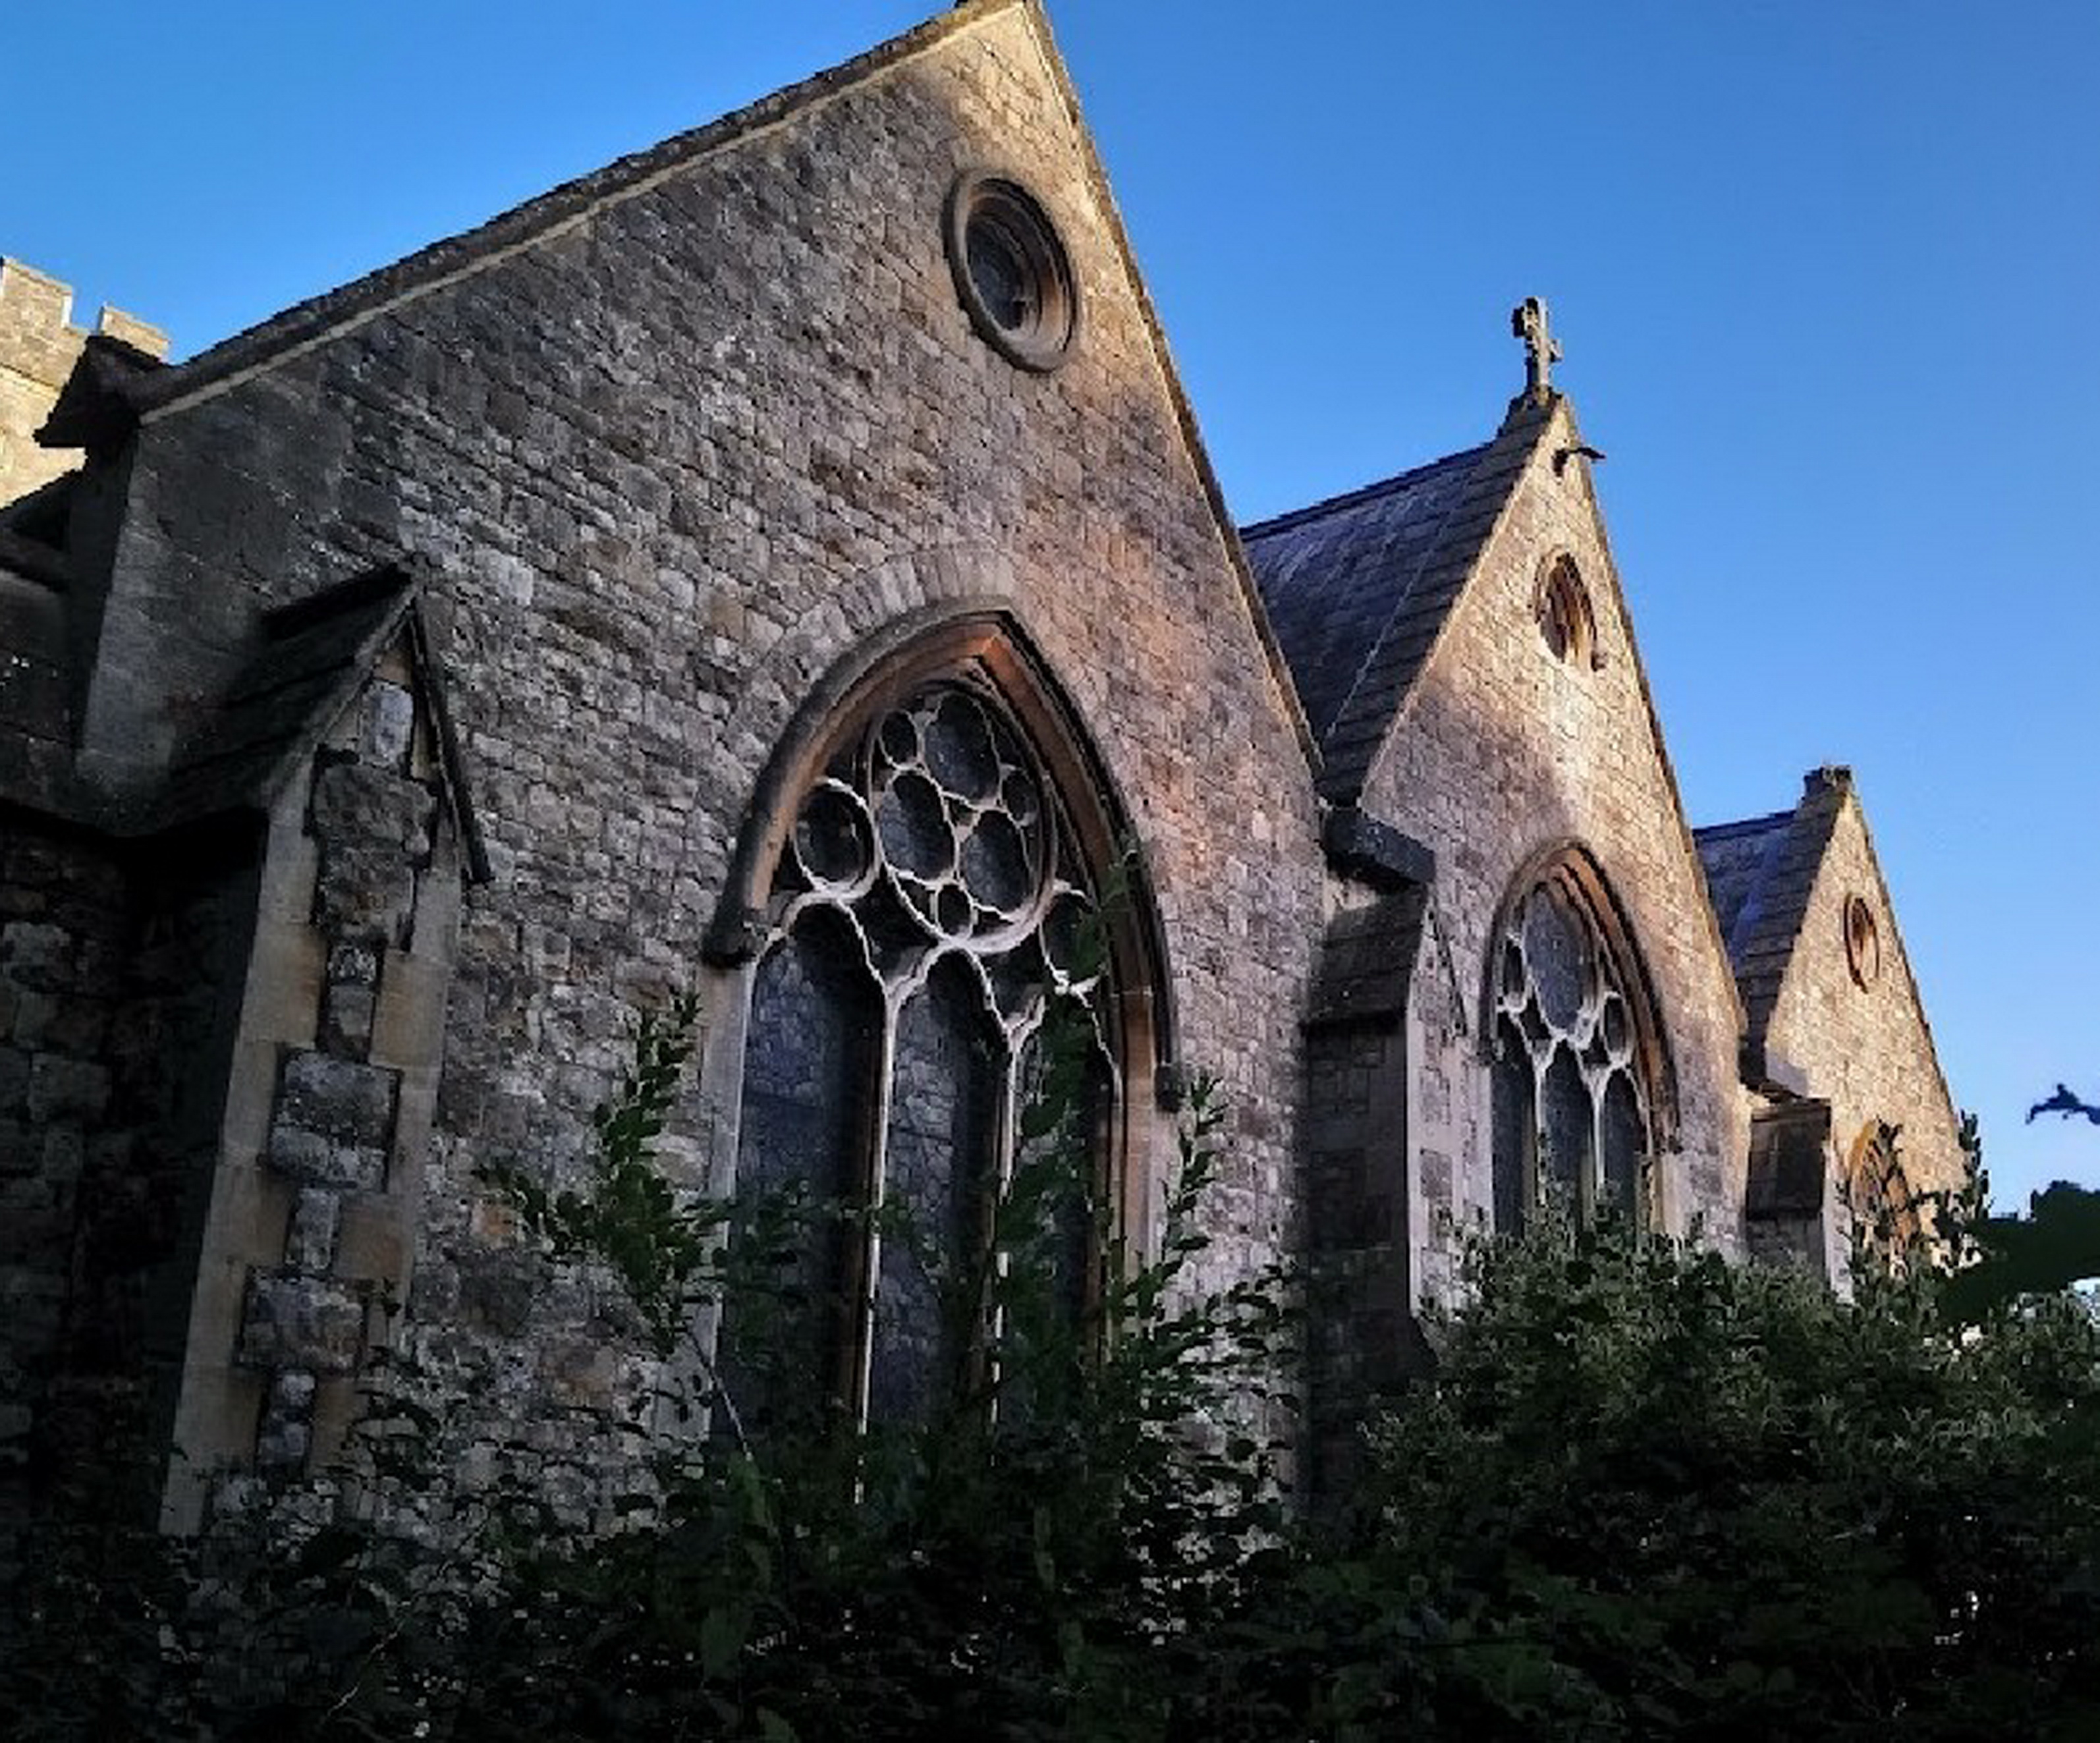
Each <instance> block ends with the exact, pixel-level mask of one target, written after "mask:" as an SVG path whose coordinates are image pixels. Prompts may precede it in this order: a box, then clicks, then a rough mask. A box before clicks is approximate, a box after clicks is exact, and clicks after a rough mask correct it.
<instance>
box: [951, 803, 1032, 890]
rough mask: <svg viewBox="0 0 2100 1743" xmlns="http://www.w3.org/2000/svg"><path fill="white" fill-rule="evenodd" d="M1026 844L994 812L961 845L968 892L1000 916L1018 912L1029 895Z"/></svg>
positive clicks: (980, 820) (1030, 882)
mask: <svg viewBox="0 0 2100 1743" xmlns="http://www.w3.org/2000/svg"><path fill="white" fill-rule="evenodd" d="M1034 881H1035V880H1033V879H1032V878H1031V877H1030V876H1029V867H1028V844H1027V843H1026V841H1023V840H1022V839H1021V832H1020V831H1019V830H1018V829H1017V828H1016V827H1014V826H1013V824H1012V822H1011V821H1010V820H1009V819H1007V818H1005V817H1004V816H1002V815H1001V814H999V812H997V811H987V812H986V813H985V814H983V815H982V817H980V818H978V819H977V823H976V825H975V826H974V827H973V828H972V829H971V831H970V833H969V839H968V840H967V841H964V843H963V882H964V885H966V886H967V887H968V890H969V893H970V894H972V895H973V896H974V897H976V898H977V900H978V901H979V902H982V903H983V904H984V905H985V906H986V907H988V908H990V909H992V910H993V911H995V912H996V913H999V914H1012V913H1015V912H1017V911H1019V909H1020V908H1021V904H1022V903H1023V902H1026V900H1027V899H1028V898H1029V896H1030V894H1031V893H1032V890H1031V885H1033V883H1034Z"/></svg>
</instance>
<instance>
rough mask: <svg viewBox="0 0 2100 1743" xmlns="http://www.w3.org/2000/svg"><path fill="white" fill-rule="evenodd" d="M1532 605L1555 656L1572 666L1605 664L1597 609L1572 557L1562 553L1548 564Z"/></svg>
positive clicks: (1543, 635)
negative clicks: (1593, 606) (1598, 644)
mask: <svg viewBox="0 0 2100 1743" xmlns="http://www.w3.org/2000/svg"><path fill="white" fill-rule="evenodd" d="M1533 610H1534V611H1536V612H1537V616H1538V632H1539V633H1540V634H1541V635H1542V637H1544V638H1545V640H1546V649H1547V651H1549V652H1550V653H1551V655H1553V657H1554V658H1555V659H1556V660H1561V661H1563V662H1564V663H1565V664H1568V665H1572V666H1584V667H1596V666H1601V665H1603V664H1604V653H1603V651H1602V650H1601V649H1600V648H1599V646H1597V616H1596V612H1595V610H1594V609H1593V608H1592V607H1591V606H1590V590H1589V589H1588V588H1586V587H1585V586H1584V585H1582V571H1580V570H1578V569H1577V567H1575V559H1574V558H1572V557H1570V556H1568V555H1567V554H1565V553H1563V554H1561V555H1560V556H1557V557H1555V558H1553V559H1552V561H1551V562H1550V563H1548V564H1547V565H1546V568H1545V570H1544V571H1542V573H1541V575H1540V576H1539V580H1538V586H1537V591H1536V592H1535V594H1533Z"/></svg>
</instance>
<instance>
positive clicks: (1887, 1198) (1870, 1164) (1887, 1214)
mask: <svg viewBox="0 0 2100 1743" xmlns="http://www.w3.org/2000/svg"><path fill="white" fill-rule="evenodd" d="M1899 1136H1901V1132H1900V1128H1899V1127H1895V1126H1892V1125H1890V1123H1888V1122H1887V1121H1886V1120H1882V1119H1870V1120H1868V1122H1867V1123H1866V1124H1865V1125H1864V1126H1862V1127H1860V1132H1859V1136H1857V1137H1855V1138H1854V1139H1853V1141H1852V1149H1851V1154H1850V1155H1849V1156H1847V1158H1846V1165H1845V1205H1846V1209H1847V1210H1848V1211H1851V1216H1852V1228H1853V1232H1854V1234H1855V1238H1856V1239H1857V1241H1858V1242H1859V1243H1860V1245H1861V1246H1863V1247H1865V1248H1866V1249H1867V1251H1869V1252H1872V1253H1874V1254H1877V1255H1879V1256H1880V1257H1881V1258H1882V1259H1884V1260H1887V1261H1888V1262H1889V1263H1890V1264H1898V1265H1899V1264H1902V1263H1903V1261H1904V1256H1905V1255H1907V1254H1908V1252H1909V1251H1910V1249H1911V1247H1912V1246H1913V1244H1914V1243H1915V1242H1917V1238H1918V1237H1919V1236H1920V1234H1921V1233H1923V1221H1922V1219H1921V1216H1920V1214H1919V1211H1918V1205H1917V1194H1916V1193H1915V1192H1914V1191H1913V1189H1912V1186H1911V1183H1910V1176H1909V1174H1908V1172H1907V1171H1906V1170H1905V1169H1904V1165H1903V1154H1902V1150H1901V1149H1900V1148H1899V1145H1898V1142H1897V1140H1898V1138H1899Z"/></svg>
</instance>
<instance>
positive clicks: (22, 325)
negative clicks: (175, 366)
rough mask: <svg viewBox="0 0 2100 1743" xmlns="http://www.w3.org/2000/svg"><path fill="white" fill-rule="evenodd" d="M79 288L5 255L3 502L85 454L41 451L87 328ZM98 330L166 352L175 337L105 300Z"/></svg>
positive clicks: (1, 270) (1, 274) (0, 334)
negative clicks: (79, 315)
mask: <svg viewBox="0 0 2100 1743" xmlns="http://www.w3.org/2000/svg"><path fill="white" fill-rule="evenodd" d="M72 316H73V287H72V286H71V285H67V284H64V283H61V282H60V280H57V279H55V278H53V277H51V276H50V275H49V274H48V273H44V272H39V271H37V270H36V268H35V267H25V266H24V265H23V264H22V263H21V262H20V261H19V260H10V259H7V258H5V257H4V256H0V504H5V503H8V502H11V501H14V500H15V498H16V497H17V496H24V495H26V494H28V492H30V491H32V490H34V489H36V488H37V487H38V485H40V484H45V483H49V482H50V481H51V479H55V478H56V477H58V476H59V474H61V473H63V472H67V471H69V470H72V468H73V466H74V465H75V464H76V463H77V459H78V456H77V454H75V453H74V452H73V451H71V450H69V449H65V448H40V447H39V446H38V443H37V431H38V429H40V428H41V427H42V424H43V421H44V420H45V419H46V417H49V416H50V415H51V407H52V406H53V405H54V404H55V403H56V402H57V399H58V396H59V390H60V388H61V387H63V386H65V382H66V377H68V376H69V375H71V374H72V373H73V364H75V363H77V361H79V359H80V351H81V347H82V346H83V345H85V344H86V342H87V341H88V333H87V332H86V329H83V328H80V327H76V326H74V325H73V320H72ZM95 332H96V333H104V334H107V335H108V337H109V338H113V339H121V340H122V341H123V342H125V343H126V345H132V346H137V347H138V348H139V350H140V351H144V352H145V353H146V354H147V355H148V356H152V357H165V355H167V351H168V336H167V334H166V333H163V332H162V331H161V329H159V328H158V327H156V326H153V325H152V324H150V323H148V322H146V321H143V320H139V317H138V316H135V315H127V314H126V313H125V312H124V311H122V310H121V309H113V308H111V307H108V305H106V304H105V305H104V307H103V309H102V311H101V312H100V314H99V315H98V316H97V317H96V319H95Z"/></svg>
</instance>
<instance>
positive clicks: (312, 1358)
mask: <svg viewBox="0 0 2100 1743" xmlns="http://www.w3.org/2000/svg"><path fill="white" fill-rule="evenodd" d="M363 1355H364V1299H363V1297H362V1296H360V1295H359V1294H358V1292H357V1291H356V1290H355V1289H354V1288H352V1287H351V1286H348V1285H346V1284H343V1283H339V1282H335V1281H333V1279H331V1278H328V1277H307V1276H302V1275H299V1274H298V1273H285V1272H275V1271H258V1272H256V1273H254V1274H253V1275H252V1276H251V1277H249V1285H248V1300H247V1303H246V1305H245V1308H244V1310H243V1312H242V1314H241V1322H240V1360H241V1361H242V1362H243V1364H245V1366H249V1367H255V1368H304V1369H307V1370H311V1371H312V1372H313V1373H315V1374H348V1373H350V1372H351V1371H352V1370H354V1369H355V1367H356V1366H357V1365H358V1362H359V1361H360V1359H361V1358H362V1357H363Z"/></svg>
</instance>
